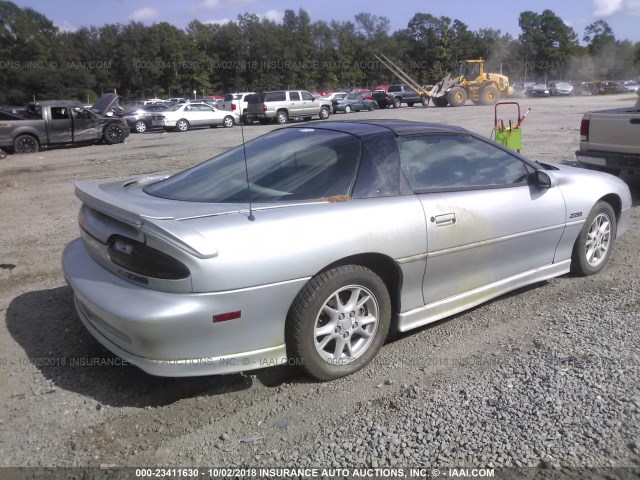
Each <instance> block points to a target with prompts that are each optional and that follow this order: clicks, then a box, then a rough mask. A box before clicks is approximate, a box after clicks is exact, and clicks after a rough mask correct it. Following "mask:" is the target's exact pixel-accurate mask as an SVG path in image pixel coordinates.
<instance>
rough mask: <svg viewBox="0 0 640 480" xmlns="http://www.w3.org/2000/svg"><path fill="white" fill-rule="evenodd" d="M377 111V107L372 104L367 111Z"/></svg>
mask: <svg viewBox="0 0 640 480" xmlns="http://www.w3.org/2000/svg"><path fill="white" fill-rule="evenodd" d="M375 109H376V106H375V105H374V104H373V103H370V104H369V105H367V110H369V111H370V112H373V111H374V110H375Z"/></svg>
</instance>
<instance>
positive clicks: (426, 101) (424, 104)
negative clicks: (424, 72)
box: [421, 97, 429, 107]
mask: <svg viewBox="0 0 640 480" xmlns="http://www.w3.org/2000/svg"><path fill="white" fill-rule="evenodd" d="M421 103H422V106H423V107H426V106H427V105H429V97H422V101H421Z"/></svg>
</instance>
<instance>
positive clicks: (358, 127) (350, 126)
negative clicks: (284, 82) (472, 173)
mask: <svg viewBox="0 0 640 480" xmlns="http://www.w3.org/2000/svg"><path fill="white" fill-rule="evenodd" d="M310 126H313V128H321V129H326V130H338V131H342V132H346V133H351V134H353V135H356V136H362V137H364V136H368V135H370V134H372V133H375V132H376V131H379V130H380V129H385V130H389V131H391V132H392V133H393V134H394V135H395V136H398V137H400V136H406V135H417V134H421V133H469V132H468V131H467V130H465V129H464V128H460V127H455V126H453V125H444V124H442V123H429V122H412V121H408V120H332V121H326V120H324V121H317V122H311V123H307V124H305V126H304V127H301V126H300V125H291V126H290V127H286V128H306V127H310Z"/></svg>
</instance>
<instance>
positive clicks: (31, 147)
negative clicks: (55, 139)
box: [13, 135, 40, 153]
mask: <svg viewBox="0 0 640 480" xmlns="http://www.w3.org/2000/svg"><path fill="white" fill-rule="evenodd" d="M39 147H40V145H39V144H38V140H37V139H36V138H35V137H33V136H31V135H18V136H17V137H16V139H15V140H14V141H13V151H14V153H35V152H37V151H38V148H39Z"/></svg>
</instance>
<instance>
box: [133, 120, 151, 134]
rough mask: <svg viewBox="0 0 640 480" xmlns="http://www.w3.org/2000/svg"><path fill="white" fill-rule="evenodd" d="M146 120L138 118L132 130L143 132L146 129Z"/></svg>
mask: <svg viewBox="0 0 640 480" xmlns="http://www.w3.org/2000/svg"><path fill="white" fill-rule="evenodd" d="M148 128H149V127H147V124H146V122H144V121H142V120H138V121H137V122H136V124H135V125H134V126H133V131H134V132H136V133H144V132H146V131H147V130H148Z"/></svg>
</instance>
